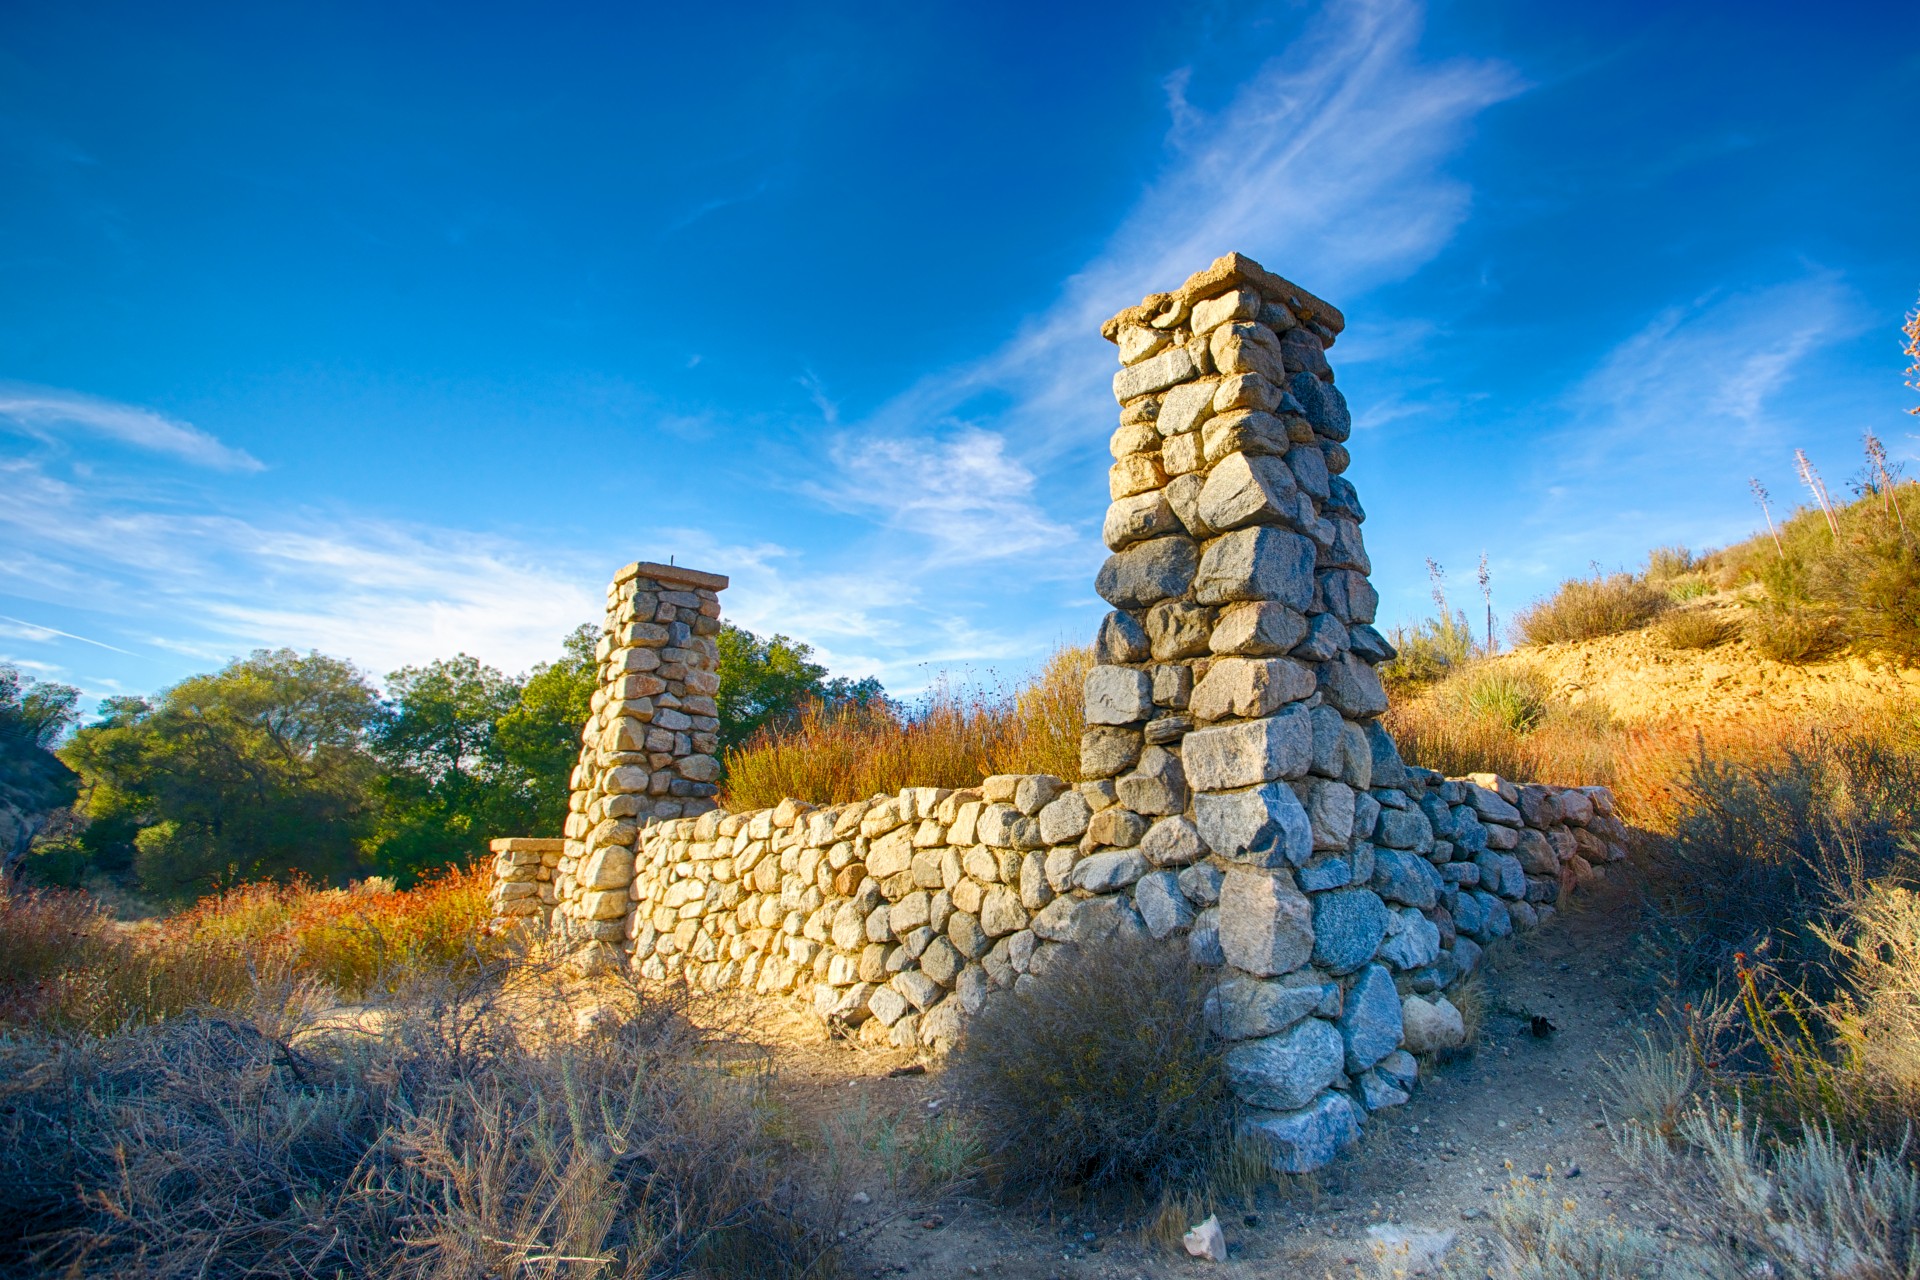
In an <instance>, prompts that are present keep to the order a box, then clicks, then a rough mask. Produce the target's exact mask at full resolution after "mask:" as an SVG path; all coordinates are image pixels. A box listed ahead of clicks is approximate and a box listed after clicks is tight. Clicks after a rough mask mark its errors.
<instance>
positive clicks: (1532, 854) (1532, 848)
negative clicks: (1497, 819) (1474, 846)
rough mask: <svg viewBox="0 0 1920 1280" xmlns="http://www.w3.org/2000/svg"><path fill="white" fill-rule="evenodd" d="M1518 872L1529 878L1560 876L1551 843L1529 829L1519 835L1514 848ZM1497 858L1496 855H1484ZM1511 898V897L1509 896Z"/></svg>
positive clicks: (1557, 857) (1557, 859) (1558, 862)
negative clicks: (1518, 867)
mask: <svg viewBox="0 0 1920 1280" xmlns="http://www.w3.org/2000/svg"><path fill="white" fill-rule="evenodd" d="M1514 854H1515V856H1516V860H1517V861H1518V862H1519V863H1520V870H1521V872H1522V873H1523V874H1525V875H1530V876H1558V875H1559V874H1560V855H1559V854H1558V853H1557V852H1555V850H1554V847H1553V843H1552V842H1551V841H1550V840H1548V839H1547V838H1546V837H1545V836H1544V835H1541V834H1540V833H1539V832H1538V831H1535V830H1533V829H1532V828H1531V827H1529V828H1527V829H1526V830H1524V831H1522V832H1521V833H1520V843H1519V844H1518V845H1516V846H1515V847H1514ZM1484 856H1487V857H1497V856H1498V855H1496V854H1487V855H1484ZM1509 896H1511V895H1509Z"/></svg>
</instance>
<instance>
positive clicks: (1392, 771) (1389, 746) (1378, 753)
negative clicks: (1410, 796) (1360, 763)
mask: <svg viewBox="0 0 1920 1280" xmlns="http://www.w3.org/2000/svg"><path fill="white" fill-rule="evenodd" d="M1362 731H1363V732H1364V733H1365V734H1366V735H1367V748H1368V755H1369V756H1370V757H1371V760H1372V764H1371V769H1372V775H1373V777H1372V785H1373V786H1376V787H1397V786H1399V785H1400V784H1401V783H1402V782H1403V781H1405V779H1406V776H1407V767H1406V766H1405V765H1404V764H1402V763H1400V751H1399V748H1397V747H1395V746H1394V745H1393V738H1392V737H1391V736H1389V735H1388V733H1387V730H1386V727H1385V726H1384V725H1382V724H1381V723H1380V722H1379V721H1378V720H1369V721H1367V722H1366V725H1365V727H1364V729H1363V730H1362Z"/></svg>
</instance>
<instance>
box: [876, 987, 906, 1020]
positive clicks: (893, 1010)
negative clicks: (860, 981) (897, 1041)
mask: <svg viewBox="0 0 1920 1280" xmlns="http://www.w3.org/2000/svg"><path fill="white" fill-rule="evenodd" d="M912 1007H913V1005H912V1004H911V1003H910V1002H909V1001H908V1000H907V998H906V997H905V996H903V995H901V994H900V993H899V992H898V991H895V990H894V989H893V988H892V987H875V988H874V989H873V994H872V995H871V996H869V997H868V998H867V1009H868V1011H869V1012H871V1013H872V1014H873V1016H874V1017H875V1018H877V1019H879V1021H880V1025H882V1026H885V1027H890V1026H892V1025H893V1024H894V1023H896V1022H898V1021H900V1019H901V1017H902V1016H903V1015H904V1014H905V1013H906V1012H907V1010H909V1009H911V1008H912Z"/></svg>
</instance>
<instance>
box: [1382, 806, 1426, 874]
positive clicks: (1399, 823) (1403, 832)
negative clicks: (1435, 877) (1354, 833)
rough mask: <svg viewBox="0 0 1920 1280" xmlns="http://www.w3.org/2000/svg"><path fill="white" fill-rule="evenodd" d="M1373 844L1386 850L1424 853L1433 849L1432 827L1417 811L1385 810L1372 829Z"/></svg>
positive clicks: (1423, 815)
mask: <svg viewBox="0 0 1920 1280" xmlns="http://www.w3.org/2000/svg"><path fill="white" fill-rule="evenodd" d="M1373 842H1374V843H1375V844H1377V845H1382V846H1384V847H1385V848H1387V849H1407V850H1411V851H1412V852H1414V853H1425V852H1427V851H1428V850H1429V849H1432V848H1433V826H1432V824H1430V823H1429V822H1428V821H1427V815H1426V814H1424V813H1422V812H1420V811H1419V810H1418V809H1385V810H1382V811H1381V814H1380V821H1379V823H1378V824H1377V825H1376V826H1375V827H1374V830H1373ZM1376 874H1378V873H1377V872H1376Z"/></svg>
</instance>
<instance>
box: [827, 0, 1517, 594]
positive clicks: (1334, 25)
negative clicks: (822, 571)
mask: <svg viewBox="0 0 1920 1280" xmlns="http://www.w3.org/2000/svg"><path fill="white" fill-rule="evenodd" d="M1422 15H1423V11H1422V9H1421V7H1420V6H1419V5H1418V4H1414V3H1410V2H1408V0H1370V2H1364V3H1357V4H1342V5H1330V6H1328V7H1327V8H1326V9H1324V10H1323V11H1322V12H1321V13H1320V14H1319V15H1318V16H1317V17H1315V18H1314V19H1313V20H1311V21H1310V22H1309V24H1308V26H1307V27H1306V29H1305V30H1304V31H1303V32H1302V34H1301V35H1300V36H1299V37H1298V38H1297V39H1296V40H1295V41H1294V42H1293V43H1292V44H1291V45H1290V46H1289V47H1287V48H1286V49H1284V50H1282V51H1280V52H1278V53H1277V54H1276V56H1274V57H1273V58H1272V59H1271V60H1269V61H1268V62H1267V63H1266V64H1264V65H1263V66H1262V67H1261V68H1260V70H1259V71H1258V72H1256V73H1255V74H1254V75H1253V76H1252V77H1251V78H1250V79H1249V80H1247V81H1246V82H1245V83H1244V84H1242V85H1241V86H1239V88H1238V89H1237V90H1235V91H1234V92H1233V93H1232V94H1231V96H1230V98H1229V100H1228V102H1227V105H1226V106H1224V107H1223V108H1221V109H1220V110H1219V111H1217V112H1213V113H1208V112H1205V111H1202V110H1201V109H1199V108H1198V107H1196V106H1194V105H1193V104H1192V102H1191V101H1190V99H1189V97H1188V90H1189V88H1190V87H1191V73H1190V71H1188V70H1187V69H1180V70H1177V71H1175V72H1174V73H1172V74H1171V75H1170V76H1169V77H1168V78H1167V81H1166V88H1167V94H1168V106H1169V115H1170V119H1171V127H1170V132H1169V134H1168V137H1167V143H1166V145H1167V151H1166V162H1165V165H1164V167H1163V169H1162V171H1161V173H1160V174H1159V175H1158V177H1157V178H1156V179H1155V180H1154V181H1153V182H1152V183H1151V184H1150V185H1149V186H1148V188H1147V189H1146V191H1145V192H1144V193H1143V195H1142V196H1141V198H1140V200H1139V201H1138V202H1137V203H1136V204H1135V206H1134V207H1133V208H1132V209H1131V210H1130V211H1129V212H1128V213H1127V214H1126V216H1125V217H1124V218H1123V219H1122V220H1121V221H1120V223H1119V224H1118V226H1117V227H1116V228H1115V230H1114V232H1113V234H1112V236H1111V237H1110V239H1109V241H1108V243H1107V245H1106V247H1105V248H1104V249H1103V250H1102V252H1101V253H1100V254H1098V255H1097V256H1096V257H1095V258H1094V259H1093V260H1091V261H1089V262H1088V263H1087V264H1086V265H1085V266H1084V267H1082V268H1081V269H1080V270H1079V271H1078V272H1076V273H1075V274H1074V275H1073V277H1072V278H1071V279H1069V280H1068V281H1067V282H1066V283H1065V285H1064V287H1063V288H1062V290H1061V292H1060V293H1059V295H1058V296H1057V298H1056V299H1055V301H1054V302H1053V303H1052V304H1051V305H1049V306H1048V307H1047V308H1045V309H1044V310H1043V311H1041V312H1040V313H1038V314H1037V315H1035V316H1034V317H1033V318H1032V319H1031V320H1030V321H1029V322H1028V323H1027V324H1026V325H1024V326H1023V327H1022V328H1021V330H1020V331H1019V332H1018V333H1017V334H1015V335H1014V336H1012V337H1011V338H1010V339H1009V340H1008V341H1007V342H1006V343H1004V344H1003V345H1002V346H1000V347H999V348H998V349H996V350H995V351H993V352H991V353H990V354H988V355H986V356H985V357H983V358H980V359H978V360H974V361H971V362H967V363H965V364H962V365H959V366H957V367H954V368H949V369H945V370H941V371H939V372H937V373H935V374H933V375H931V376H930V377H928V378H926V379H924V380H922V381H921V382H920V383H919V384H918V385H916V386H914V387H912V388H911V389H909V390H908V391H906V392H905V393H903V394H902V395H900V396H898V397H896V398H894V399H893V400H892V401H891V402H890V403H888V404H887V405H885V406H883V407H882V408H881V409H880V410H879V411H878V412H876V413H875V414H874V415H872V417H871V418H870V419H869V420H868V421H866V422H864V423H862V424H860V425H859V426H857V427H855V428H853V429H852V430H850V431H849V432H848V433H847V434H846V435H845V436H844V437H843V438H842V439H841V440H840V441H839V442H838V443H837V444H836V445H835V446H834V451H835V454H836V456H838V457H847V458H855V459H865V458H871V459H881V460H886V461H888V462H892V461H894V460H897V459H901V458H925V459H938V460H942V461H946V460H950V459H952V458H953V457H954V456H955V452H956V446H957V445H958V444H960V443H961V442H965V444H966V445H967V447H968V448H969V449H971V450H973V451H975V452H977V453H979V454H980V455H981V456H982V457H983V458H985V459H988V460H989V461H991V462H992V463H993V464H994V465H996V466H1015V465H1017V466H1019V467H1021V468H1023V469H1024V471H1025V472H1026V473H1028V474H1029V475H1030V476H1032V475H1039V476H1042V477H1043V478H1044V475H1045V473H1046V471H1047V470H1048V468H1050V467H1051V466H1053V465H1055V463H1056V462H1058V461H1060V460H1062V456H1063V455H1065V454H1068V453H1073V452H1075V451H1078V455H1079V456H1077V457H1076V458H1075V460H1074V465H1076V466H1084V453H1085V449H1086V446H1088V445H1089V444H1090V443H1092V442H1093V441H1096V440H1098V439H1100V438H1102V437H1103V436H1104V435H1105V433H1106V431H1107V430H1108V429H1109V428H1110V425H1111V422H1112V417H1111V400H1110V397H1109V393H1108V389H1107V388H1108V382H1109V379H1110V378H1111V376H1112V371H1113V353H1112V348H1111V347H1109V346H1108V345H1107V344H1106V343H1105V342H1104V341H1103V340H1102V339H1101V338H1100V337H1099V334H1098V326H1099V323H1100V321H1101V320H1103V319H1104V318H1105V317H1106V316H1108V315H1110V314H1112V313H1113V312H1115V311H1117V310H1119V309H1121V308H1122V307H1125V306H1127V305H1129V304H1131V303H1133V302H1136V301H1138V300H1139V299H1140V298H1141V297H1142V296H1143V295H1145V294H1147V293H1150V292H1152V291H1154V290H1156V289H1163V288H1167V287H1170V286H1172V285H1174V284H1177V283H1179V282H1180V281H1181V280H1182V279H1184V278H1185V277H1186V276H1187V274H1189V273H1190V272H1192V271H1193V270H1195V269H1196V268H1198V267H1201V266H1204V265H1205V264H1206V263H1208V262H1210V261H1211V260H1212V259H1213V258H1215V257H1217V256H1219V255H1220V254H1222V253H1225V252H1227V251H1229V250H1232V249H1239V250H1242V251H1244V252H1247V253H1250V254H1252V255H1253V256H1254V257H1256V258H1258V259H1260V260H1261V261H1262V262H1264V263H1265V264H1266V265H1268V266H1269V267H1271V268H1273V269H1274V270H1277V271H1280V272H1282V273H1286V274H1290V275H1292V276H1294V277H1295V278H1298V279H1300V281H1301V283H1303V284H1305V285H1307V286H1308V287H1309V288H1312V289H1315V290H1316V291H1318V292H1321V293H1322V294H1324V295H1327V296H1330V297H1333V298H1335V299H1336V300H1337V299H1339V298H1341V297H1344V296H1349V295H1351V294H1354V293H1356V292H1358V291H1359V290H1362V289H1365V288H1367V287H1369V286H1371V285H1373V284H1376V283H1378V282H1380V281H1382V280H1385V279H1390V278H1393V277H1396V276H1398V275H1401V274H1404V273H1405V272H1407V271H1409V270H1411V269H1412V268H1413V267H1416V266H1418V265H1419V264H1421V263H1423V262H1425V261H1426V260H1427V259H1429V258H1430V257H1432V256H1433V254H1435V253H1436V252H1438V251H1439V249H1440V248H1441V247H1442V246H1443V245H1444V244H1445V243H1446V242H1447V241H1448V240H1449V239H1450V238H1451V236H1452V235H1453V233H1454V231H1455V230H1456V228H1457V227H1458V226H1459V224H1460V223H1461V221H1462V220H1463V219H1464V218H1465V217H1466V214H1467V211H1468V209H1469V207H1470V204H1471V192H1470V190H1469V189H1468V187H1467V186H1466V185H1465V184H1464V183H1462V182H1461V181H1459V180H1458V179H1455V178H1453V177H1451V176H1449V175H1448V174H1447V173H1446V172H1445V171H1444V164H1445V162H1446V161H1447V159H1448V158H1449V157H1450V156H1451V155H1452V154H1453V153H1454V152H1455V151H1456V150H1457V149H1458V147H1459V145H1460V144H1461V142H1462V141H1463V139H1464V138H1465V136H1466V133H1467V129H1468V127H1469V126H1470V124H1471V122H1472V120H1473V118H1474V117H1475V116H1476V115H1477V114H1478V113H1480V112H1481V111H1483V110H1485V109H1486V108H1487V107H1489V106H1491V105H1493V104H1494V103H1497V102H1499V101H1501V100H1503V99H1505V98H1507V97H1510V96H1512V95H1513V94H1514V93H1516V92H1518V91H1519V90H1520V88H1521V87H1522V86H1521V83H1520V81H1519V79H1518V77H1517V76H1516V75H1515V74H1514V73H1513V72H1512V71H1511V70H1509V69H1508V68H1507V67H1505V66H1503V65H1500V64H1497V63H1490V62H1479V61H1467V60H1456V61H1450V62H1442V63H1434V62H1428V61H1423V60H1422V59H1421V57H1420V56H1419V50H1418V48H1417V44H1418V39H1419V35H1420V30H1421V21H1422ZM986 396H992V397H994V398H995V400H996V402H997V407H996V408H994V409H993V410H992V411H991V412H973V413H966V412H963V410H964V409H965V408H966V407H967V406H968V405H969V402H971V401H975V400H976V398H984V397H986ZM1102 406H1105V407H1104V408H1103V407H1102ZM839 483H840V487H841V489H842V490H843V492H844V495H845V497H844V501H846V502H848V503H850V504H852V503H866V504H872V505H876V506H879V505H889V504H890V505H892V506H893V507H895V508H896V510H895V511H894V513H893V514H892V515H891V516H890V517H889V519H891V520H892V521H894V522H896V523H898V524H900V525H902V526H903V527H911V528H915V529H917V530H918V531H920V532H922V533H924V534H925V535H926V536H927V537H928V538H930V539H931V540H932V541H933V542H934V544H935V547H936V549H937V550H936V555H937V556H938V557H942V558H944V557H947V556H963V555H971V556H976V557H978V556H982V555H996V554H998V555H1013V554H1021V553H1023V552H1025V551H1026V550H1028V549H1029V548H1030V547H1031V545H1032V537H1033V536H1038V535H1039V534H1040V532H1041V531H1045V532H1046V534H1047V535H1048V536H1057V531H1058V530H1059V529H1060V528H1061V527H1062V526H1063V523H1064V522H1063V521H1061V520H1059V519H1058V518H1056V517H1054V516H1052V515H1050V514H1049V513H1048V512H1047V511H1046V509H1045V505H1046V504H1045V503H1044V501H1043V498H1042V496H1041V489H1040V487H1039V486H1035V485H1032V484H1031V483H1029V484H1027V485H1026V486H1025V493H1024V496H1016V495H1014V494H1012V493H1010V492H1009V491H1008V490H1007V489H1006V488H1004V487H994V486H975V487H974V488H972V489H971V490H968V491H964V492H963V491H954V492H950V493H943V494H942V495H941V496H940V498H939V500H938V501H936V502H933V503H929V502H928V500H927V498H926V497H925V495H924V494H923V493H922V492H920V491H918V490H916V489H914V488H913V487H912V486H909V485H891V486H887V487H886V488H884V489H878V490H876V489H875V488H873V487H872V486H871V484H870V476H869V475H868V474H866V473H864V472H863V471H861V470H860V469H858V468H853V469H849V470H848V471H846V472H844V473H843V474H842V477H841V479H840V482H839ZM1016 511H1017V512H1018V513H1017V514H1016ZM928 514H933V515H935V516H937V518H935V519H931V520H929V519H927V518H926V516H927V515H928ZM984 526H994V527H1002V528H1006V527H1011V528H1013V529H1015V530H1017V531H1021V532H1016V534H1015V536H1011V537H1001V538H994V539H989V540H988V541H987V542H986V543H985V544H984V545H982V544H981V543H979V542H978V540H977V538H978V533H979V531H980V529H981V528H982V527H984Z"/></svg>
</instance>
